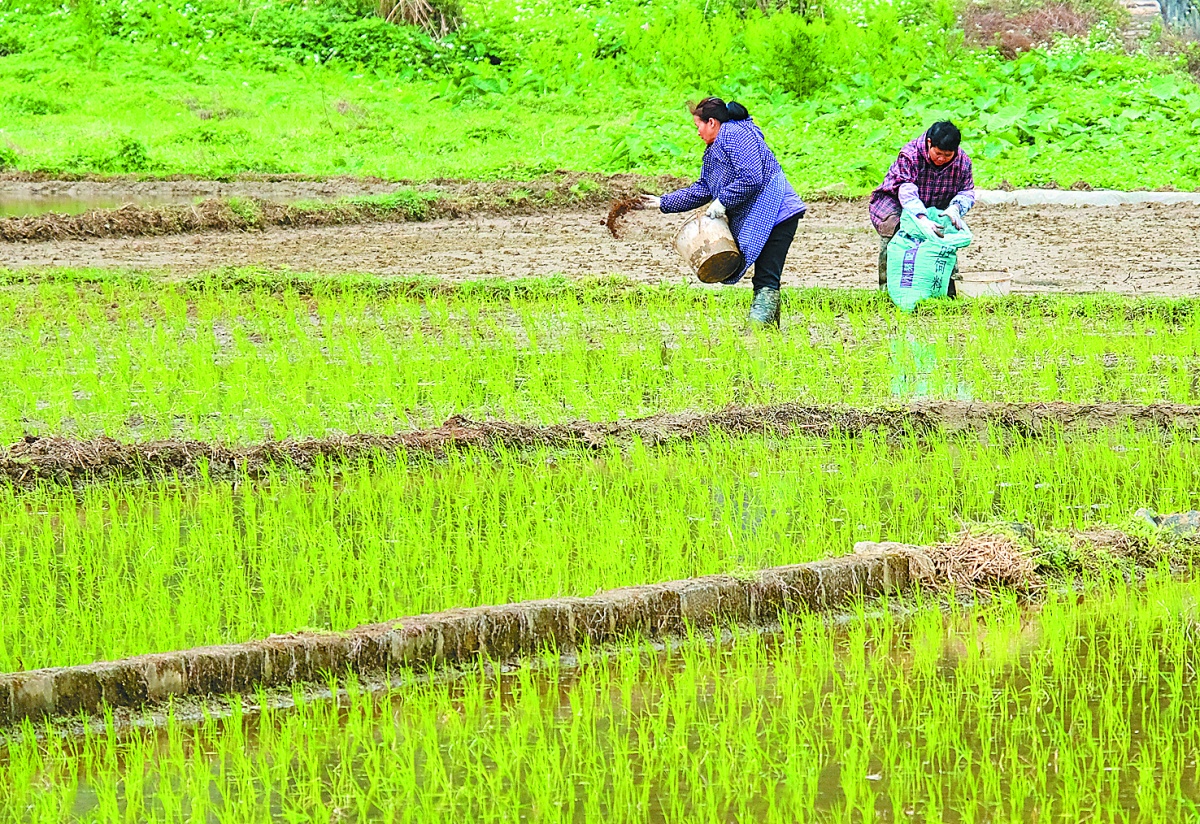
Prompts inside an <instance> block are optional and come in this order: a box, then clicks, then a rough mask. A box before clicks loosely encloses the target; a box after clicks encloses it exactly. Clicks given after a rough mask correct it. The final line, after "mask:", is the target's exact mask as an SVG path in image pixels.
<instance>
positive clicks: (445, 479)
mask: <svg viewBox="0 0 1200 824" xmlns="http://www.w3.org/2000/svg"><path fill="white" fill-rule="evenodd" d="M1198 459H1200V444H1197V443H1196V441H1195V440H1194V439H1191V438H1189V437H1186V436H1184V435H1183V434H1179V435H1177V436H1174V437H1172V436H1169V435H1162V434H1134V433H1121V432H1099V433H1096V434H1095V435H1093V436H1091V437H1090V438H1082V437H1081V438H1075V439H1072V440H1065V439H1058V440H1055V439H1053V438H1051V439H1039V440H1036V441H1031V442H1022V441H1020V440H1018V441H1016V442H1010V443H1007V444H1005V443H1003V442H1002V441H1001V440H1000V439H997V440H995V441H992V442H990V443H989V442H984V441H981V440H980V439H978V438H975V437H969V438H963V437H953V438H942V439H938V438H931V439H927V440H924V441H921V442H916V441H909V442H904V443H888V442H887V441H886V440H885V439H884V438H882V437H878V436H874V435H867V436H865V437H862V438H858V439H843V438H834V439H829V440H823V439H815V438H811V439H810V438H788V439H775V438H764V437H741V438H731V437H712V438H708V439H705V440H702V441H697V442H695V443H691V444H684V445H679V446H675V447H672V448H661V449H646V448H642V447H639V446H637V445H636V444H635V445H633V446H632V447H630V448H628V449H625V450H617V449H615V448H613V449H610V450H608V451H607V452H606V453H601V454H592V453H589V454H581V453H576V452H552V451H548V450H539V451H535V452H532V453H520V454H516V453H511V452H505V451H501V452H499V453H496V454H487V455H483V454H478V453H474V452H470V451H465V452H456V453H452V454H451V455H450V456H449V457H448V458H447V459H446V460H445V461H442V462H429V461H417V460H414V461H411V462H410V461H406V460H405V459H400V460H398V461H394V462H393V461H380V462H374V463H369V462H365V463H361V464H357V465H352V466H325V467H321V468H319V469H318V471H317V472H315V473H312V474H310V475H297V474H289V473H286V472H281V473H279V474H278V475H277V476H274V477H272V478H270V479H268V480H266V481H265V482H262V483H258V484H252V483H237V482H208V483H204V482H201V483H198V484H187V485H178V484H171V483H156V484H128V485H119V484H104V485H94V486H89V487H86V488H83V489H81V490H79V491H72V490H70V489H61V488H38V489H34V490H32V491H25V492H17V491H12V490H0V669H3V670H9V671H11V670H17V669H32V668H37V667H44V666H53V665H64V664H78V663H88V662H90V661H93V660H96V659H108V658H115V657H122V656H126V655H133V654H140V653H144V652H154V651H162V650H167V649H179V648H186V647H190V646H196V645H200V644H207V643H218V642H225V641H243V640H248V639H251V638H256V637H263V636H266V635H268V634H270V633H272V632H290V631H294V630H297V629H301V628H313V629H345V628H349V627H352V626H356V625H359V624H363V623H371V622H374V621H379V620H384V619H387V618H396V617H402V616H404V615H411V614H417V613H421V612H428V611H436V610H440V609H445V608H449V607H453V606H474V605H478V604H488V603H505V602H508V601H516V600H524V599H529V598H538V597H551V596H557V595H581V594H583V595H588V594H592V593H593V592H594V591H596V590H597V589H602V588H611V587H616V586H622V585H628V584H638V583H647V582H653V581H664V580H671V579H676V578H684V577H689V576H695V575H702V574H710V573H716V572H731V571H734V572H736V571H737V570H743V569H756V568H761V567H766V566H773V565H778V564H784V563H794V562H801V561H808V560H816V559H819V558H823V557H829V556H833V555H840V554H844V553H846V552H848V551H849V550H850V548H851V547H852V545H853V543H854V542H855V541H858V540H880V539H891V540H901V541H908V542H913V543H932V542H935V541H938V540H941V539H943V538H945V537H946V536H947V535H948V534H950V533H952V532H956V531H957V530H958V529H959V528H960V525H961V523H962V522H963V521H989V520H995V519H1000V520H1006V521H1022V522H1027V523H1030V524H1033V525H1035V526H1038V527H1059V528H1068V527H1077V528H1082V527H1085V526H1087V525H1089V524H1093V523H1097V522H1098V523H1114V522H1120V521H1121V520H1122V519H1124V518H1127V517H1129V515H1130V514H1131V513H1132V512H1133V511H1134V510H1135V509H1137V508H1138V507H1142V506H1149V507H1151V508H1154V509H1156V510H1158V511H1162V512H1172V511H1180V510H1184V509H1188V508H1190V507H1191V506H1192V505H1193V504H1194V501H1195V499H1196V497H1197V496H1198V495H1200V469H1197V467H1200V460H1198Z"/></svg>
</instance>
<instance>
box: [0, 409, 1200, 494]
mask: <svg viewBox="0 0 1200 824" xmlns="http://www.w3.org/2000/svg"><path fill="white" fill-rule="evenodd" d="M1118 424H1120V425H1135V426H1140V427H1146V428H1155V429H1162V430H1170V429H1172V428H1183V429H1184V430H1192V431H1194V430H1195V429H1196V427H1197V426H1198V425H1200V407H1196V406H1187V405H1184V404H1173V403H1156V404H1150V405H1145V406H1143V405H1138V404H1126V403H1099V404H1070V403H1060V402H1055V403H968V402H961V401H925V402H918V403H912V404H909V405H907V406H897V407H890V408H878V409H854V408H845V407H813V406H801V405H799V404H780V405H776V406H763V407H748V408H733V409H727V410H724V411H721V412H713V413H708V414H698V413H690V414H689V413H685V414H673V415H666V414H664V415H654V416H651V417H648V418H641V419H638V420H628V421H615V422H600V423H593V422H589V421H577V422H575V423H568V424H559V425H555V426H529V425H525V424H519V423H509V422H505V421H472V420H469V419H467V418H463V417H455V418H451V419H450V420H448V421H446V423H445V424H443V425H442V426H441V427H438V428H436V429H426V430H421V431H413V432H402V433H398V434H394V435H393V434H378V435H376V434H359V435H348V436H345V437H340V438H327V439H322V440H316V439H310V440H285V441H268V442H266V443H261V444H251V445H246V446H226V445H223V444H214V443H205V442H201V441H180V440H166V441H152V442H143V443H122V442H120V441H117V440H114V439H112V438H97V439H94V440H88V441H78V440H72V439H70V438H60V437H41V438H39V437H33V436H29V437H26V438H25V439H24V440H22V441H18V442H17V443H15V444H13V445H12V446H11V447H9V448H8V449H2V448H0V481H3V480H4V479H7V480H8V481H10V482H12V483H13V484H15V485H18V486H24V485H30V484H35V483H38V482H44V481H51V482H56V483H75V482H79V481H88V480H107V479H116V478H139V477H163V476H176V475H179V476H186V475H193V474H196V473H197V472H198V471H200V470H201V469H202V468H207V473H208V474H209V475H210V476H212V477H230V476H235V475H239V474H241V473H243V472H245V473H246V474H248V475H250V476H252V477H253V476H255V475H257V474H260V473H262V472H265V471H267V470H269V469H270V468H271V467H273V466H285V465H286V466H292V467H295V468H298V469H308V468H311V467H313V466H314V465H315V464H316V463H317V462H318V461H319V460H334V461H344V460H355V459H360V458H370V457H373V456H379V455H388V454H396V453H401V452H409V453H413V454H417V455H421V454H425V455H435V456H436V455H442V454H444V453H445V452H446V451H447V450H449V449H454V448H457V447H464V446H471V447H480V448H484V449H488V448H500V447H504V448H509V449H521V448H528V447H536V446H549V447H556V448H583V449H591V448H597V447H601V446H605V445H607V444H609V443H613V442H616V443H624V442H628V441H629V440H630V439H631V438H635V437H636V438H637V439H638V440H640V441H641V442H642V443H644V444H647V445H656V444H666V443H671V442H676V441H686V440H691V439H694V438H700V437H704V436H706V435H709V434H710V433H712V432H722V433H727V434H735V435H736V434H747V433H770V434H775V435H809V436H818V437H822V436H828V435H830V434H833V433H841V434H846V435H856V434H860V433H862V432H865V431H879V430H882V431H884V432H887V433H889V434H890V435H892V436H901V435H907V434H910V433H911V434H916V435H918V436H920V435H921V434H923V433H930V432H951V433H952V432H971V433H978V434H981V435H986V433H988V432H989V431H995V430H996V429H1003V430H1006V431H1009V432H1012V433H1014V434H1021V435H1025V436H1030V437H1037V436H1040V435H1043V434H1055V433H1058V432H1062V431H1068V432H1070V431H1080V430H1082V431H1089V430H1096V429H1103V428H1109V427H1113V426H1116V425H1118Z"/></svg>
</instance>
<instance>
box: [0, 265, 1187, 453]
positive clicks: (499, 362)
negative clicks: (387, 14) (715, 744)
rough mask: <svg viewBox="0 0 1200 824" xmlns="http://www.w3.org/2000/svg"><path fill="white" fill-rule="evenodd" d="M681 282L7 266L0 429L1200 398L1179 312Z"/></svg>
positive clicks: (279, 433) (224, 426)
mask: <svg viewBox="0 0 1200 824" xmlns="http://www.w3.org/2000/svg"><path fill="white" fill-rule="evenodd" d="M687 291H688V290H683V292H682V293H681V290H678V289H663V290H657V291H655V290H650V291H643V292H641V293H639V294H637V295H636V296H635V297H636V299H631V300H628V301H621V300H615V301H614V300H591V299H589V298H588V297H587V296H586V293H578V292H568V293H566V294H562V295H557V296H554V297H553V298H552V299H540V298H537V297H530V298H522V297H513V298H511V299H496V298H494V297H490V296H489V295H488V294H487V293H486V291H484V290H482V289H481V290H479V292H478V293H472V291H471V290H469V289H468V290H464V291H462V292H460V293H456V294H452V295H448V296H443V295H436V294H433V295H427V296H424V297H422V298H418V297H408V296H404V295H386V294H384V295H380V294H379V292H378V291H377V290H374V289H367V288H364V289H362V290H354V289H348V290H342V291H337V292H334V293H328V294H304V293H302V292H300V291H298V290H296V289H292V288H284V289H282V290H281V291H274V290H271V291H268V290H266V289H262V290H259V289H251V290H249V291H242V292H236V293H230V292H224V291H212V290H209V291H205V290H200V291H195V290H184V289H176V288H172V287H171V286H169V285H159V286H156V287H154V288H146V286H145V284H140V285H131V284H129V283H123V282H121V281H110V282H101V283H91V284H87V283H72V282H67V281H59V280H53V281H46V282H40V283H30V284H12V285H9V286H7V287H5V288H3V289H0V347H2V348H3V350H4V352H5V353H6V356H5V358H4V359H3V361H2V362H0V382H2V383H3V385H4V386H6V387H7V388H8V391H7V392H5V393H3V394H2V395H0V439H3V440H8V441H13V440H16V439H18V438H20V437H22V436H24V435H27V434H28V435H46V434H56V435H69V436H75V437H85V438H86V437H95V436H100V435H108V436H111V437H118V438H122V439H137V440H145V439H151V438H168V437H182V438H191V439H200V440H214V439H215V440H222V441H227V442H252V441H259V440H263V439H264V438H272V437H275V438H282V437H290V436H295V437H304V436H313V437H322V436H329V435H336V434H338V433H343V432H390V431H395V430H396V429H408V428H424V427H429V426H436V425H440V424H441V423H442V422H443V421H444V420H446V419H447V418H449V417H451V416H452V415H458V414H464V415H467V416H472V417H476V418H482V417H485V416H490V417H495V418H500V419H506V420H519V421H526V422H531V423H556V422H562V421H566V420H573V419H589V420H611V419H618V418H623V417H625V418H628V417H639V416H645V415H650V414H654V413H659V412H673V411H682V410H685V409H695V408H700V409H714V408H721V407H723V406H725V405H728V404H747V405H748V404H764V403H773V402H779V401H802V402H811V403H847V404H856V405H872V404H875V405H877V404H880V403H883V402H888V401H896V400H909V399H912V398H922V397H928V398H948V399H959V400H980V401H985V400H1007V401H1034V400H1036V401H1049V400H1063V401H1076V402H1091V401H1102V400H1107V401H1132V402H1149V401H1154V400H1171V401H1179V402H1190V403H1194V402H1198V401H1200V360H1198V359H1197V355H1196V352H1197V351H1198V349H1200V316H1195V315H1191V314H1186V313H1185V314H1183V315H1181V316H1174V315H1172V314H1171V313H1169V312H1163V313H1160V314H1155V313H1151V314H1148V315H1146V316H1138V317H1133V318H1130V317H1127V316H1126V315H1125V314H1124V313H1112V312H1109V311H1105V307H1104V306H1103V305H1102V304H1097V303H1095V302H1089V301H1087V300H1073V299H1064V300H1062V301H1057V302H1046V303H1043V304H1034V305H1032V306H1024V307H1023V306H1021V305H1020V304H1016V303H1014V304H1000V305H997V306H989V305H986V304H977V305H975V306H972V307H964V308H961V309H957V310H955V311H953V312H945V313H929V314H924V315H921V316H918V317H912V318H910V317H898V316H897V315H895V314H894V313H892V312H888V311H880V308H879V307H878V306H877V305H876V304H875V303H874V302H873V301H872V300H871V299H870V296H865V297H863V298H862V300H861V301H860V302H859V303H857V304H856V303H855V302H853V301H849V300H846V299H841V300H840V302H835V301H833V300H832V299H830V298H828V297H827V294H828V293H825V296H821V295H818V296H816V297H813V298H806V297H805V296H803V295H799V296H797V297H796V299H795V300H794V307H793V308H792V309H789V315H788V323H787V328H786V331H785V334H784V335H783V336H781V337H778V338H769V339H758V338H746V337H744V336H743V335H742V334H741V321H742V317H741V316H742V314H744V309H745V307H744V305H743V304H744V295H742V294H740V293H734V294H728V293H720V294H715V293H711V292H703V293H698V294H697V292H698V290H691V291H692V292H693V294H692V295H690V296H686V297H681V294H683V295H686V293H687ZM856 306H857V307H858V308H855V307H856Z"/></svg>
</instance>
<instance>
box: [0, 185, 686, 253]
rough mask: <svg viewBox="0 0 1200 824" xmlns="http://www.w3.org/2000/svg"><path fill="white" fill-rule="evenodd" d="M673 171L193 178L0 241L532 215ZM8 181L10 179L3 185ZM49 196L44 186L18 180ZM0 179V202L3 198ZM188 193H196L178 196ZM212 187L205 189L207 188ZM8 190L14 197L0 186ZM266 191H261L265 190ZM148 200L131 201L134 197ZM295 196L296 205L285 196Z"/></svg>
mask: <svg viewBox="0 0 1200 824" xmlns="http://www.w3.org/2000/svg"><path fill="white" fill-rule="evenodd" d="M678 183H679V181H678V180H676V179H675V178H643V177H639V176H636V175H617V176H612V177H606V176H602V175H580V174H571V175H558V176H555V177H551V178H542V179H539V180H533V181H518V182H493V183H482V182H467V181H463V182H459V181H433V182H428V183H419V184H409V185H402V184H382V183H380V184H367V183H359V184H358V185H349V184H346V185H340V184H336V183H325V184H304V183H299V182H288V183H268V182H260V183H236V184H211V183H210V184H208V185H201V184H199V183H198V182H196V181H191V182H176V183H154V184H151V183H146V184H138V185H135V186H132V187H130V188H129V189H127V190H124V191H126V193H127V197H128V198H129V200H130V202H129V204H128V205H124V206H122V207H120V208H116V209H91V210H87V211H84V212H82V213H81V214H57V213H45V214H36V215H30V216H25V217H8V218H3V219H0V241H5V242H9V243H12V242H29V241H62V240H69V239H96V238H118V237H145V236H161V235H179V234H188V233H194V232H203V231H217V232H246V231H251V230H261V229H265V228H269V227H286V228H291V229H302V228H313V227H320V226H344V225H348V224H371V223H380V222H404V221H427V220H436V219H446V218H449V219H460V218H463V217H467V216H469V215H475V214H484V215H532V214H538V213H540V212H544V211H546V210H548V209H563V208H567V207H574V208H580V207H590V208H595V209H597V210H599V209H603V208H604V207H606V206H607V204H608V203H609V201H610V200H611V199H612V198H614V197H623V196H628V195H631V194H633V193H635V192H637V191H638V190H639V189H641V188H646V189H656V188H657V189H661V188H670V187H672V186H675V185H678ZM13 185H16V184H10V186H9V188H11V187H12V186H13ZM21 187H22V188H25V189H30V190H31V191H34V190H36V191H37V192H39V193H41V194H40V195H39V196H43V197H47V198H51V197H59V198H61V197H62V195H61V194H60V195H54V194H52V192H53V190H55V189H57V188H63V187H61V186H60V187H56V186H54V185H53V184H50V183H42V184H21ZM106 187H107V184H98V183H90V184H88V183H73V184H70V185H68V186H66V187H65V188H66V190H67V191H77V192H78V196H79V197H80V198H88V197H91V198H95V199H97V200H101V201H103V202H113V200H114V199H115V198H119V197H120V192H121V191H122V190H110V191H105V189H106ZM3 188H4V187H3V186H0V200H3V198H4V191H3ZM189 191H195V192H197V193H198V194H197V195H196V197H203V199H202V200H200V201H199V202H194V203H187V202H184V203H165V204H164V203H163V201H171V200H186V199H187V198H188V195H187V193H188V192H189ZM210 192H212V193H213V194H209V193H210ZM264 195H267V196H264ZM9 196H10V197H14V198H15V197H17V195H16V194H13V193H10V194H9ZM268 196H269V197H268ZM141 201H145V202H146V203H157V204H158V205H139V202H141ZM289 201H298V202H289Z"/></svg>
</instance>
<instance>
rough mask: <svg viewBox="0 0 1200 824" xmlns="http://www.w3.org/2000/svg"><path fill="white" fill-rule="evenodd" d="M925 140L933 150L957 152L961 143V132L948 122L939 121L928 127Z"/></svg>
mask: <svg viewBox="0 0 1200 824" xmlns="http://www.w3.org/2000/svg"><path fill="white" fill-rule="evenodd" d="M925 139H926V140H928V141H929V142H930V143H931V144H932V145H933V147H934V148H935V149H941V150H942V151H943V152H957V151H958V144H960V143H962V132H960V131H959V130H958V127H957V126H955V125H954V124H953V123H951V122H950V121H949V120H939V121H938V122H937V123H934V124H933V125H932V126H930V127H929V131H927V132H925Z"/></svg>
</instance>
